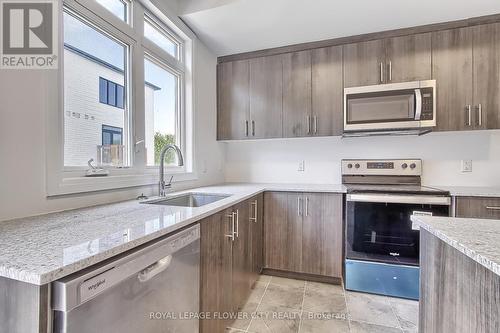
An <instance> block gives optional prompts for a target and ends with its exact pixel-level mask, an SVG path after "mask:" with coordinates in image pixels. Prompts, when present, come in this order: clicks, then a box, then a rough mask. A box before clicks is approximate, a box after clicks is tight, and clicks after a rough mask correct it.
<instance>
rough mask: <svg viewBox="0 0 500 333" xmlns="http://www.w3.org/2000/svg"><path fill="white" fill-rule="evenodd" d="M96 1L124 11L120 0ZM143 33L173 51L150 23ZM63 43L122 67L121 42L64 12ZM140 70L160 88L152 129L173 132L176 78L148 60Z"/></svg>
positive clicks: (171, 46)
mask: <svg viewBox="0 0 500 333" xmlns="http://www.w3.org/2000/svg"><path fill="white" fill-rule="evenodd" d="M98 2H99V3H101V4H103V5H104V6H105V7H106V8H107V9H109V10H111V11H112V12H113V13H114V14H115V15H117V16H119V13H122V16H121V17H122V18H123V13H124V12H123V5H121V7H120V4H121V1H119V0H98ZM117 3H118V4H117ZM119 17H120V16H119ZM148 26H149V28H148ZM145 34H146V37H147V38H148V39H151V40H152V41H153V42H154V43H156V44H158V45H159V46H160V47H162V48H164V49H165V50H166V51H167V52H169V53H170V54H175V51H176V49H175V48H176V46H175V44H173V43H172V42H170V41H169V40H168V39H167V38H166V37H165V36H164V35H162V34H160V33H159V32H158V31H157V30H155V29H154V28H153V27H152V26H151V25H149V24H145ZM64 43H66V44H69V45H71V46H73V47H76V48H78V49H80V50H82V51H84V52H87V53H89V54H91V55H93V56H95V57H97V58H99V59H101V60H103V61H105V62H107V63H109V64H112V65H114V66H115V67H117V68H119V69H121V70H124V68H125V63H126V61H125V59H126V50H127V48H126V47H125V46H124V45H122V44H121V43H119V42H117V41H115V40H113V39H111V38H109V37H107V36H105V35H104V34H102V33H101V32H98V31H97V30H95V29H93V28H91V27H90V26H88V25H86V24H84V23H83V22H81V21H80V20H78V19H77V18H75V17H73V16H72V15H70V14H68V13H64ZM144 71H145V72H144V75H145V80H146V81H147V82H149V83H152V84H154V85H156V86H158V87H160V90H157V91H155V93H154V94H155V96H154V98H155V106H154V115H155V119H154V130H155V132H160V133H163V134H174V133H175V92H176V84H177V82H176V81H177V80H176V77H175V76H174V75H172V74H171V73H169V72H168V71H166V70H164V69H163V68H161V67H159V66H157V65H156V64H153V63H152V62H150V61H148V60H145V63H144ZM96 84H98V83H96Z"/></svg>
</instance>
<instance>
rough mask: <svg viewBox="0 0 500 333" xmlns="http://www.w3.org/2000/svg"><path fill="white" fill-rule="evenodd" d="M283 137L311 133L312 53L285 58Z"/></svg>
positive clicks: (303, 52) (292, 54)
mask: <svg viewBox="0 0 500 333" xmlns="http://www.w3.org/2000/svg"><path fill="white" fill-rule="evenodd" d="M282 57H283V135H284V136H285V137H286V138H291V137H301V136H308V135H310V133H311V117H310V115H311V51H301V52H293V53H286V54H284V55H283V56H282Z"/></svg>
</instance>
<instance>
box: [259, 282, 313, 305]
mask: <svg viewBox="0 0 500 333" xmlns="http://www.w3.org/2000/svg"><path fill="white" fill-rule="evenodd" d="M303 296H304V289H303V288H297V287H290V286H283V285H277V284H269V285H268V286H267V289H266V292H265V293H264V297H263V298H262V301H261V303H262V304H270V305H278V306H284V307H288V308H293V309H296V310H300V309H301V307H302V299H303Z"/></svg>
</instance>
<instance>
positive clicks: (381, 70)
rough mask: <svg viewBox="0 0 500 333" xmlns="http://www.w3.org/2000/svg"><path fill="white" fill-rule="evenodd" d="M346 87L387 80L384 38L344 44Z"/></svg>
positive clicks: (367, 84)
mask: <svg viewBox="0 0 500 333" xmlns="http://www.w3.org/2000/svg"><path fill="white" fill-rule="evenodd" d="M343 52H344V87H346V88H347V87H358V86H369V85H373V84H380V83H384V82H386V80H387V78H386V73H385V64H384V63H385V48H384V41H383V40H374V41H369V42H362V43H355V44H347V45H344V48H343Z"/></svg>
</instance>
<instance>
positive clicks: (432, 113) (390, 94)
mask: <svg viewBox="0 0 500 333" xmlns="http://www.w3.org/2000/svg"><path fill="white" fill-rule="evenodd" d="M433 126H436V81H435V80H428V81H415V82H405V83H392V84H380V85H373V86H365V87H354V88H345V89H344V133H345V134H346V133H347V134H349V133H357V132H359V133H363V132H374V133H377V132H384V133H386V132H388V133H390V132H391V131H402V130H417V131H418V130H423V129H427V130H430V129H431V128H432V127H433Z"/></svg>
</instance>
